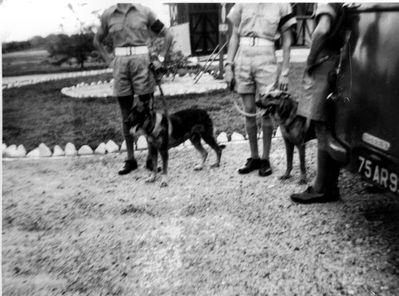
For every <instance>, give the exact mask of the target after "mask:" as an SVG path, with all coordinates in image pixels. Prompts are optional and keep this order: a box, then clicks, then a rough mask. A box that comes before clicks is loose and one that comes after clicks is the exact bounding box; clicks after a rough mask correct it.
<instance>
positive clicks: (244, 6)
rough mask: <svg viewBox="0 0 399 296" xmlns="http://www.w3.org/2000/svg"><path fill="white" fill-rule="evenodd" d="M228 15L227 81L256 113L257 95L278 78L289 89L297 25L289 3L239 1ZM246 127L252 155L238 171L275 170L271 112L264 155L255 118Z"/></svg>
mask: <svg viewBox="0 0 399 296" xmlns="http://www.w3.org/2000/svg"><path fill="white" fill-rule="evenodd" d="M227 18H228V19H229V20H230V22H231V23H232V24H233V31H232V35H231V38H230V43H229V49H228V53H227V63H226V74H225V80H226V82H227V83H228V84H229V85H231V84H232V83H233V81H235V90H236V91H237V93H239V94H240V95H241V98H242V100H243V103H244V109H245V112H246V113H252V114H255V113H256V106H255V95H256V94H264V93H266V92H268V91H269V90H270V88H271V86H273V85H274V84H275V82H276V80H277V82H278V87H279V88H280V89H282V90H287V88H288V74H289V63H290V48H291V43H292V32H291V27H292V26H293V25H295V24H296V19H295V17H294V15H293V14H292V10H291V6H290V4H289V3H238V4H235V5H234V6H233V8H232V9H231V11H230V13H229V14H228V16H227ZM279 36H282V48H283V62H282V69H281V72H280V75H279V77H277V75H278V73H277V62H276V55H275V41H276V40H277V39H278V37H279ZM245 126H246V130H247V134H248V138H249V146H250V150H251V157H250V158H248V160H247V162H246V164H245V165H244V167H242V168H240V169H239V170H238V173H240V174H247V173H249V172H251V171H253V170H258V173H259V175H260V176H268V175H270V174H271V173H272V169H271V167H270V162H269V154H270V146H271V139H272V134H273V123H272V119H271V117H270V115H268V116H264V117H263V118H262V130H263V155H262V158H260V157H259V153H258V139H257V122H256V117H250V116H247V117H246V118H245Z"/></svg>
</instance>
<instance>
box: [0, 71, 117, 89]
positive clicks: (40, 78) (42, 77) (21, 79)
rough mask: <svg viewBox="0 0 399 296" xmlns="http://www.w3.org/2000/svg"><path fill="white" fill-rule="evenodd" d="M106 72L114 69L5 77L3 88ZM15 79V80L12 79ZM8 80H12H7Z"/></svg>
mask: <svg viewBox="0 0 399 296" xmlns="http://www.w3.org/2000/svg"><path fill="white" fill-rule="evenodd" d="M105 73H112V69H100V70H90V71H79V72H63V73H56V74H34V75H26V76H17V77H10V78H8V77H3V85H2V87H3V89H8V88H18V87H21V86H25V85H31V84H37V83H41V82H47V81H54V80H61V79H66V78H77V77H83V76H95V75H100V74H105ZM12 79H14V81H12ZM7 80H10V81H9V82H7Z"/></svg>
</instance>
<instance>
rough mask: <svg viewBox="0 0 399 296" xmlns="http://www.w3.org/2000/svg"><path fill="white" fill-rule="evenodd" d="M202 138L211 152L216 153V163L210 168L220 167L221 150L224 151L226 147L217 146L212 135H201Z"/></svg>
mask: <svg viewBox="0 0 399 296" xmlns="http://www.w3.org/2000/svg"><path fill="white" fill-rule="evenodd" d="M201 136H202V138H203V139H204V141H205V142H206V143H207V144H208V145H209V146H211V148H212V149H213V150H215V152H216V162H215V163H214V164H212V165H211V168H216V167H219V166H220V159H221V157H222V149H224V148H225V147H226V146H225V145H219V144H218V143H217V142H216V140H215V138H214V137H213V135H212V133H207V134H205V133H203V134H202V135H201Z"/></svg>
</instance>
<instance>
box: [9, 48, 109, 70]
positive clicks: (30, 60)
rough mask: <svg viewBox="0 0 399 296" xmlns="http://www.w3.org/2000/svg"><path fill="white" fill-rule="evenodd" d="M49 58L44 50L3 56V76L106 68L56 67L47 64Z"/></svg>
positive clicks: (97, 64)
mask: <svg viewBox="0 0 399 296" xmlns="http://www.w3.org/2000/svg"><path fill="white" fill-rule="evenodd" d="M47 58H48V52H47V51H46V50H44V49H39V50H24V51H17V52H11V53H5V54H3V55H2V67H3V76H4V77H7V76H20V75H31V74H50V73H59V72H75V71H82V70H94V69H103V68H104V64H100V63H85V67H84V69H81V68H80V66H79V65H67V64H62V65H61V66H55V65H52V64H50V63H49V62H47V61H46V59H47Z"/></svg>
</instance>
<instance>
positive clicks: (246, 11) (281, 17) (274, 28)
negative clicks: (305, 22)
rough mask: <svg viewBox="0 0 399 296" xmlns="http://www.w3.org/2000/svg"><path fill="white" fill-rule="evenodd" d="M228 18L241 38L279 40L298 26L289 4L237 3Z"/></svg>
mask: <svg viewBox="0 0 399 296" xmlns="http://www.w3.org/2000/svg"><path fill="white" fill-rule="evenodd" d="M227 18H228V19H229V20H230V21H231V22H232V23H233V25H234V26H237V27H238V33H239V35H240V37H258V38H264V39H268V40H273V41H274V40H275V39H277V38H278V36H279V35H278V33H279V32H280V33H282V32H284V31H285V30H287V29H289V28H290V27H291V26H292V25H294V24H296V19H295V16H294V15H293V14H292V9H291V6H290V4H289V3H237V4H235V5H234V6H233V7H232V9H231V10H230V12H229V14H228V16H227Z"/></svg>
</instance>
